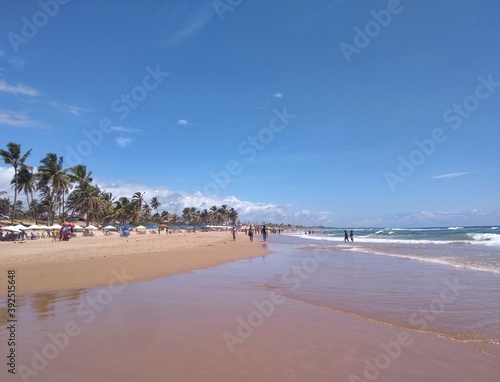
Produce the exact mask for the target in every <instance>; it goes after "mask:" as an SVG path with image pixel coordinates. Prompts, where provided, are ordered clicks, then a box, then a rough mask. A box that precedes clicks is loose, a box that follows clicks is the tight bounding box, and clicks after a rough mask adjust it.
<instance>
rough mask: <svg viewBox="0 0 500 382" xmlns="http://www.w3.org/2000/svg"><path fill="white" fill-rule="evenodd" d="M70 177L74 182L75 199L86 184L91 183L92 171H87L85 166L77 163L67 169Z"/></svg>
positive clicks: (79, 195)
mask: <svg viewBox="0 0 500 382" xmlns="http://www.w3.org/2000/svg"><path fill="white" fill-rule="evenodd" d="M69 173H70V175H69V176H70V179H71V181H72V182H73V183H76V185H77V186H76V189H75V191H76V190H78V192H77V196H76V198H77V199H80V197H81V194H82V192H83V191H84V189H85V188H86V186H88V185H90V184H91V183H92V171H89V172H87V166H84V165H81V164H79V165H77V166H75V167H71V168H70V169H69Z"/></svg>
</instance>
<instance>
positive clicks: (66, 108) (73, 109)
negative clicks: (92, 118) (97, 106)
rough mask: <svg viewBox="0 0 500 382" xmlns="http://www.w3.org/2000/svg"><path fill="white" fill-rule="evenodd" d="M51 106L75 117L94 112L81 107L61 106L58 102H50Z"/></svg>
mask: <svg viewBox="0 0 500 382" xmlns="http://www.w3.org/2000/svg"><path fill="white" fill-rule="evenodd" d="M49 105H50V106H54V107H55V108H57V109H59V110H62V111H64V112H67V113H70V114H73V115H77V116H78V115H81V114H83V113H88V112H91V111H93V110H90V109H85V108H83V107H80V106H75V105H66V104H60V103H59V102H56V101H53V102H49Z"/></svg>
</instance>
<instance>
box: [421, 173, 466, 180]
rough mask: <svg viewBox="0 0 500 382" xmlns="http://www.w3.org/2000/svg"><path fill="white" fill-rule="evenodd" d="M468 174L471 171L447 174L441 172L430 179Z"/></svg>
mask: <svg viewBox="0 0 500 382" xmlns="http://www.w3.org/2000/svg"><path fill="white" fill-rule="evenodd" d="M469 174H473V172H450V173H448V174H442V175H436V176H433V177H432V178H431V179H448V178H456V177H458V176H464V175H469Z"/></svg>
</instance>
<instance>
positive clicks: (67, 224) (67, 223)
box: [61, 222, 75, 227]
mask: <svg viewBox="0 0 500 382" xmlns="http://www.w3.org/2000/svg"><path fill="white" fill-rule="evenodd" d="M61 225H62V226H63V227H74V226H75V224H74V223H70V222H64V223H61Z"/></svg>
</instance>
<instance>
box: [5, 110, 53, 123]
mask: <svg viewBox="0 0 500 382" xmlns="http://www.w3.org/2000/svg"><path fill="white" fill-rule="evenodd" d="M0 125H9V126H16V127H42V126H43V123H41V122H40V121H36V120H33V119H31V118H30V117H29V116H28V115H27V113H26V112H16V111H11V110H1V109H0Z"/></svg>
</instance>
